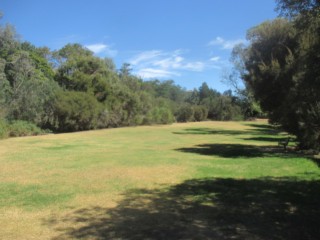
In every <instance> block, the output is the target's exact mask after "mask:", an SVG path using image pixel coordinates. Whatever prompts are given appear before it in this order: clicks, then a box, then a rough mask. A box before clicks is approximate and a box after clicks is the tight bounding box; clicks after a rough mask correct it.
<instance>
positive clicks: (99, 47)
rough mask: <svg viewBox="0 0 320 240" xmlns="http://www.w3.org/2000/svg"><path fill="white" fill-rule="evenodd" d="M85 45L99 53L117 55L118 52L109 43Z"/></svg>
mask: <svg viewBox="0 0 320 240" xmlns="http://www.w3.org/2000/svg"><path fill="white" fill-rule="evenodd" d="M85 47H86V48H88V49H89V50H91V51H92V52H94V53H95V54H97V55H105V56H110V57H115V56H116V55H117V54H118V51H117V50H114V49H112V48H111V47H110V46H109V45H107V44H103V43H96V44H90V45H86V46H85Z"/></svg>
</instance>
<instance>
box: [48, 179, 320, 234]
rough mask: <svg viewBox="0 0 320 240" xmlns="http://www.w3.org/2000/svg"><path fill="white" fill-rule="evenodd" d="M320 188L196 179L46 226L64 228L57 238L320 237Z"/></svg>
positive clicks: (127, 196) (131, 194) (128, 195)
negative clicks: (109, 207)
mask: <svg viewBox="0 0 320 240" xmlns="http://www.w3.org/2000/svg"><path fill="white" fill-rule="evenodd" d="M319 189H320V185H319V182H318V181H296V180H295V179H294V178H261V179H250V180H241V179H223V178H212V179H211V178H210V179H192V180H187V181H185V182H183V183H181V184H178V185H175V186H172V187H170V188H168V189H155V190H148V189H135V190H130V191H128V192H125V193H124V199H123V200H121V201H120V202H119V203H118V204H117V206H116V207H115V208H111V209H108V208H102V207H99V206H96V207H92V208H84V209H78V210H76V211H74V212H71V213H70V214H68V215H66V216H64V217H62V218H59V219H55V218H52V219H48V220H46V221H45V222H44V224H45V225H49V226H50V227H53V228H55V229H56V230H57V231H58V232H60V234H59V235H58V236H57V237H56V238H55V239H61V238H67V237H71V238H74V239H92V238H94V239H112V238H116V239H132V240H133V239H259V240H264V239H265V240H267V239H277V240H284V239H292V240H293V239H297V240H298V239H299V240H300V239H308V240H315V239H318V238H319V235H320V230H319V227H318V223H319V221H320V209H319V204H318V199H319V197H320V195H319V193H320V192H319ZM61 224H62V225H61ZM69 225H72V226H73V227H72V228H69V227H66V226H69ZM58 226H59V227H58ZM61 226H62V227H61ZM63 226H65V227H63Z"/></svg>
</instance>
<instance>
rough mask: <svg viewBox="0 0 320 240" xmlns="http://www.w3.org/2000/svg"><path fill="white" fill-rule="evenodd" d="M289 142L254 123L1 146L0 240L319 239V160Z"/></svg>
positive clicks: (19, 141) (153, 129)
mask: <svg viewBox="0 0 320 240" xmlns="http://www.w3.org/2000/svg"><path fill="white" fill-rule="evenodd" d="M285 137H286V136H285V135H284V134H283V133H282V134H281V133H278V132H277V131H275V130H273V129H272V128H271V127H269V125H267V123H266V121H264V120H259V121H254V122H200V123H185V124H173V125H166V126H150V127H132V128H119V129H107V130H99V131H88V132H78V133H70V134H57V135H53V134H52V135H45V136H37V137H23V138H11V139H5V140H1V141H0V143H1V144H0V229H1V230H0V239H137V240H138V239H266V240H267V239H268V240H269V239H278V240H282V239H304V240H306V239H319V236H320V227H319V223H320V168H319V166H320V164H319V162H317V161H316V160H313V159H312V158H309V157H307V156H301V155H298V154H296V153H295V152H294V151H292V150H291V148H293V147H292V146H291V148H290V147H289V150H288V151H287V152H285V151H284V150H283V149H282V148H281V147H279V146H278V141H279V139H281V138H285ZM291 144H293V143H291Z"/></svg>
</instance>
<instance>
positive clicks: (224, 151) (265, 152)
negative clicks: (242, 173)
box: [176, 143, 298, 158]
mask: <svg viewBox="0 0 320 240" xmlns="http://www.w3.org/2000/svg"><path fill="white" fill-rule="evenodd" d="M176 151H179V152H185V153H193V154H200V155H208V156H219V157H224V158H243V157H246V158H255V157H276V156H277V157H285V158H287V157H296V156H298V155H297V154H295V153H292V152H283V150H282V149H281V148H278V147H275V146H256V145H245V144H228V143H215V144H200V145H196V146H194V147H188V148H178V149H176Z"/></svg>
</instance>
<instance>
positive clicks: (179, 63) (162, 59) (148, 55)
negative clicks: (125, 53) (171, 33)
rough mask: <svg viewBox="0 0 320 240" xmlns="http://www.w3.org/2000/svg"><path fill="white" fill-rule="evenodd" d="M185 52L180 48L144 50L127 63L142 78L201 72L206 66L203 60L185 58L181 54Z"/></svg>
mask: <svg viewBox="0 0 320 240" xmlns="http://www.w3.org/2000/svg"><path fill="white" fill-rule="evenodd" d="M185 52H186V51H183V50H181V49H178V50H175V51H172V52H166V51H160V50H152V51H145V52H142V53H140V54H138V55H136V56H135V57H133V58H132V59H131V60H129V63H130V64H131V65H132V66H133V67H134V69H137V70H136V71H135V73H136V74H137V75H139V76H141V77H142V78H169V77H173V76H180V75H181V72H182V71H192V72H201V71H203V70H204V69H205V68H206V63H205V62H201V61H189V60H187V59H185V58H184V57H183V56H182V55H183V54H184V53H185Z"/></svg>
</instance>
